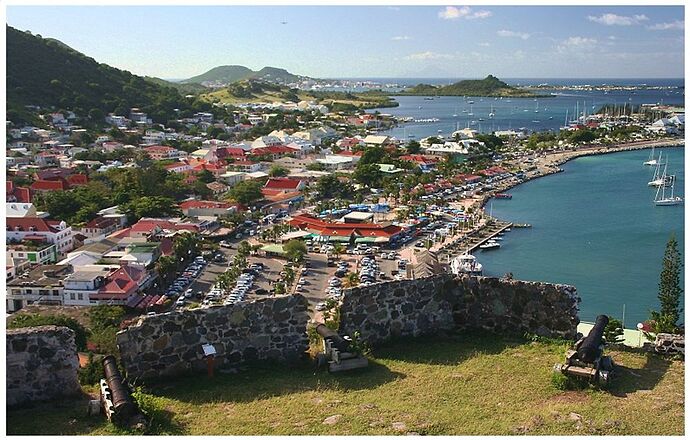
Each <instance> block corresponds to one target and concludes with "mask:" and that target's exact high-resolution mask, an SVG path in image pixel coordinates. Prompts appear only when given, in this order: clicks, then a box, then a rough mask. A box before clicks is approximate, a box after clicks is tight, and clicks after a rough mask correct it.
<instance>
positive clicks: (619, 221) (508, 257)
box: [476, 148, 685, 328]
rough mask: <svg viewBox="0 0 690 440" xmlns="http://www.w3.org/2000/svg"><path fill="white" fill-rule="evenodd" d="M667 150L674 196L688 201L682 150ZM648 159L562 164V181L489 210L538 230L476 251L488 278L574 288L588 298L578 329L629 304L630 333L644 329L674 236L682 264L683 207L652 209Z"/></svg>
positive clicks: (534, 185)
mask: <svg viewBox="0 0 690 440" xmlns="http://www.w3.org/2000/svg"><path fill="white" fill-rule="evenodd" d="M662 151H663V155H664V157H667V158H668V172H669V174H675V175H676V176H677V184H676V187H675V190H676V194H677V195H680V196H682V197H684V196H685V194H684V190H683V187H684V182H685V176H684V170H683V167H684V159H685V153H684V149H683V148H667V149H663V150H662ZM658 152H659V150H657V154H658ZM649 154H650V150H639V151H631V152H623V153H614V154H607V155H600V156H589V157H582V158H579V159H576V160H573V161H571V162H568V163H566V164H565V165H563V166H562V168H563V169H564V170H565V171H564V172H563V173H558V174H555V175H551V176H547V177H543V178H540V179H536V180H533V181H530V182H527V183H525V184H522V185H520V186H517V187H515V188H513V189H512V190H510V191H509V192H510V193H511V194H512V195H513V198H512V200H492V201H490V202H489V205H487V210H492V211H493V215H494V216H495V217H498V218H501V219H505V220H510V221H514V222H519V223H530V224H531V225H532V228H531V229H512V230H511V231H510V232H508V233H506V234H505V238H504V240H503V242H502V246H501V248H500V249H498V250H490V251H479V252H477V253H476V256H477V259H478V260H479V261H480V262H481V263H482V264H483V265H484V272H485V274H486V275H489V276H502V275H504V274H505V273H507V272H512V273H513V275H514V277H515V278H517V279H525V280H535V281H538V280H542V281H549V282H556V283H565V284H572V285H574V286H576V287H577V290H578V292H579V295H580V297H581V298H582V303H581V304H580V319H581V320H582V321H593V320H594V318H595V317H596V316H597V315H598V314H602V313H603V314H608V315H610V316H613V317H616V318H618V319H621V318H622V317H623V307H624V305H625V326H626V327H627V328H634V327H635V326H636V324H637V323H638V322H641V321H643V320H645V319H646V318H647V317H648V315H649V310H650V309H656V308H658V299H657V291H658V282H659V272H660V271H661V262H662V257H663V254H664V249H665V246H666V242H667V240H668V238H669V237H670V235H671V234H672V233H673V234H675V235H676V238H677V240H678V242H679V248H680V250H681V255H684V248H683V234H684V223H683V221H684V207H683V205H680V206H665V207H659V206H655V205H654V204H653V200H654V195H655V192H656V189H652V188H651V187H648V186H647V182H648V181H649V180H651V176H652V174H653V169H651V168H652V167H648V166H644V165H642V162H644V161H645V160H647V159H648V157H649ZM681 280H682V281H683V282H684V280H683V279H682V278H681ZM682 301H683V300H681V303H682Z"/></svg>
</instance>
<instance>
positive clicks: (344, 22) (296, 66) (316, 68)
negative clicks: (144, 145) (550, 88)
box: [7, 5, 684, 78]
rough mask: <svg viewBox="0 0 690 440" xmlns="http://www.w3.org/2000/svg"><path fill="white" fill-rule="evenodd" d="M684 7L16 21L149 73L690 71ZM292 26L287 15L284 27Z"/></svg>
mask: <svg viewBox="0 0 690 440" xmlns="http://www.w3.org/2000/svg"><path fill="white" fill-rule="evenodd" d="M683 16H684V10H683V7H680V6H661V7H644V6H630V7H627V6H626V7H623V6H610V7H591V6H582V7H579V6H577V7H575V6H574V7H566V6H520V7H508V6H505V7H502V6H486V7H483V6H479V5H474V6H471V7H463V6H450V7H446V6H424V7H419V6H402V7H399V8H398V7H390V6H376V7H365V6H347V7H343V6H321V7H311V6H309V7H308V6H287V7H274V6H254V7H249V6H238V7H230V6H227V7H226V6H203V7H201V6H190V7H179V6H148V7H135V6H57V7H48V6H9V7H7V23H8V24H9V25H10V26H13V27H16V28H18V29H20V30H30V31H31V32H33V33H34V34H41V35H42V36H44V37H52V38H57V39H59V40H61V41H63V42H64V43H66V44H68V45H69V46H71V47H73V48H74V49H76V50H79V51H81V52H83V53H85V54H86V55H88V56H91V57H93V58H95V59H96V60H98V61H100V62H104V63H107V64H110V65H112V66H115V67H118V68H121V69H126V70H129V71H131V72H133V73H136V74H139V75H151V76H158V77H162V78H187V77H191V76H194V75H197V74H200V73H203V72H205V71H206V70H208V69H210V68H212V67H215V66H218V65H226V64H240V65H245V66H247V67H249V68H252V69H260V68H261V67H263V66H275V67H283V68H286V69H288V70H289V71H291V72H293V73H298V74H302V75H309V76H313V77H324V78H336V77H338V78H340V77H452V78H461V77H462V78H466V77H483V76H485V75H487V74H494V75H496V76H498V77H505V78H529V77H533V78H534V77H537V78H548V77H552V78H558V77H561V78H586V77H594V78H652V77H673V78H679V77H683V76H684V67H683V66H684V21H683V20H684V18H683ZM281 22H287V23H286V24H282V23H281Z"/></svg>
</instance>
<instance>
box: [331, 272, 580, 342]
mask: <svg viewBox="0 0 690 440" xmlns="http://www.w3.org/2000/svg"><path fill="white" fill-rule="evenodd" d="M579 302H580V298H579V297H578V295H577V292H576V290H575V288H574V287H573V286H568V285H562V284H549V283H539V282H528V281H518V280H512V279H504V278H488V277H470V276H462V277H454V276H453V275H450V274H441V275H436V276H432V277H427V278H421V279H417V280H405V281H394V282H389V283H382V284H375V285H372V286H368V287H356V288H353V289H350V290H346V291H345V292H344V294H343V299H342V303H341V308H340V331H341V332H342V333H344V334H350V335H352V334H353V333H354V332H359V335H360V338H361V339H362V340H364V341H366V342H367V343H369V344H372V345H376V344H380V343H382V342H385V341H387V340H389V339H393V338H397V337H403V336H422V335H430V334H433V333H435V332H437V331H439V330H446V331H447V330H456V329H461V330H462V329H480V330H485V331H489V332H492V333H501V334H520V335H522V334H524V333H526V332H529V333H534V334H538V335H540V336H547V337H563V338H571V339H572V338H575V335H576V334H577V325H578V323H579V318H578V315H577V313H578V303H579Z"/></svg>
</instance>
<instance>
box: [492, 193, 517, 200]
mask: <svg viewBox="0 0 690 440" xmlns="http://www.w3.org/2000/svg"><path fill="white" fill-rule="evenodd" d="M494 197H496V198H497V199H512V198H513V195H512V194H508V193H498V194H496V195H495V196H494Z"/></svg>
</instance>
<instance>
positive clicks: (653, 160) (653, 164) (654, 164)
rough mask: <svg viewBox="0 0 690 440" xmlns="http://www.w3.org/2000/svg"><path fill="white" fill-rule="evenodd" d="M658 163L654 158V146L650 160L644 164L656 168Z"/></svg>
mask: <svg viewBox="0 0 690 440" xmlns="http://www.w3.org/2000/svg"><path fill="white" fill-rule="evenodd" d="M656 164H657V161H656V159H655V158H654V146H653V145H652V152H651V153H649V159H648V160H647V161H646V162H644V165H650V166H656Z"/></svg>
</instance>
